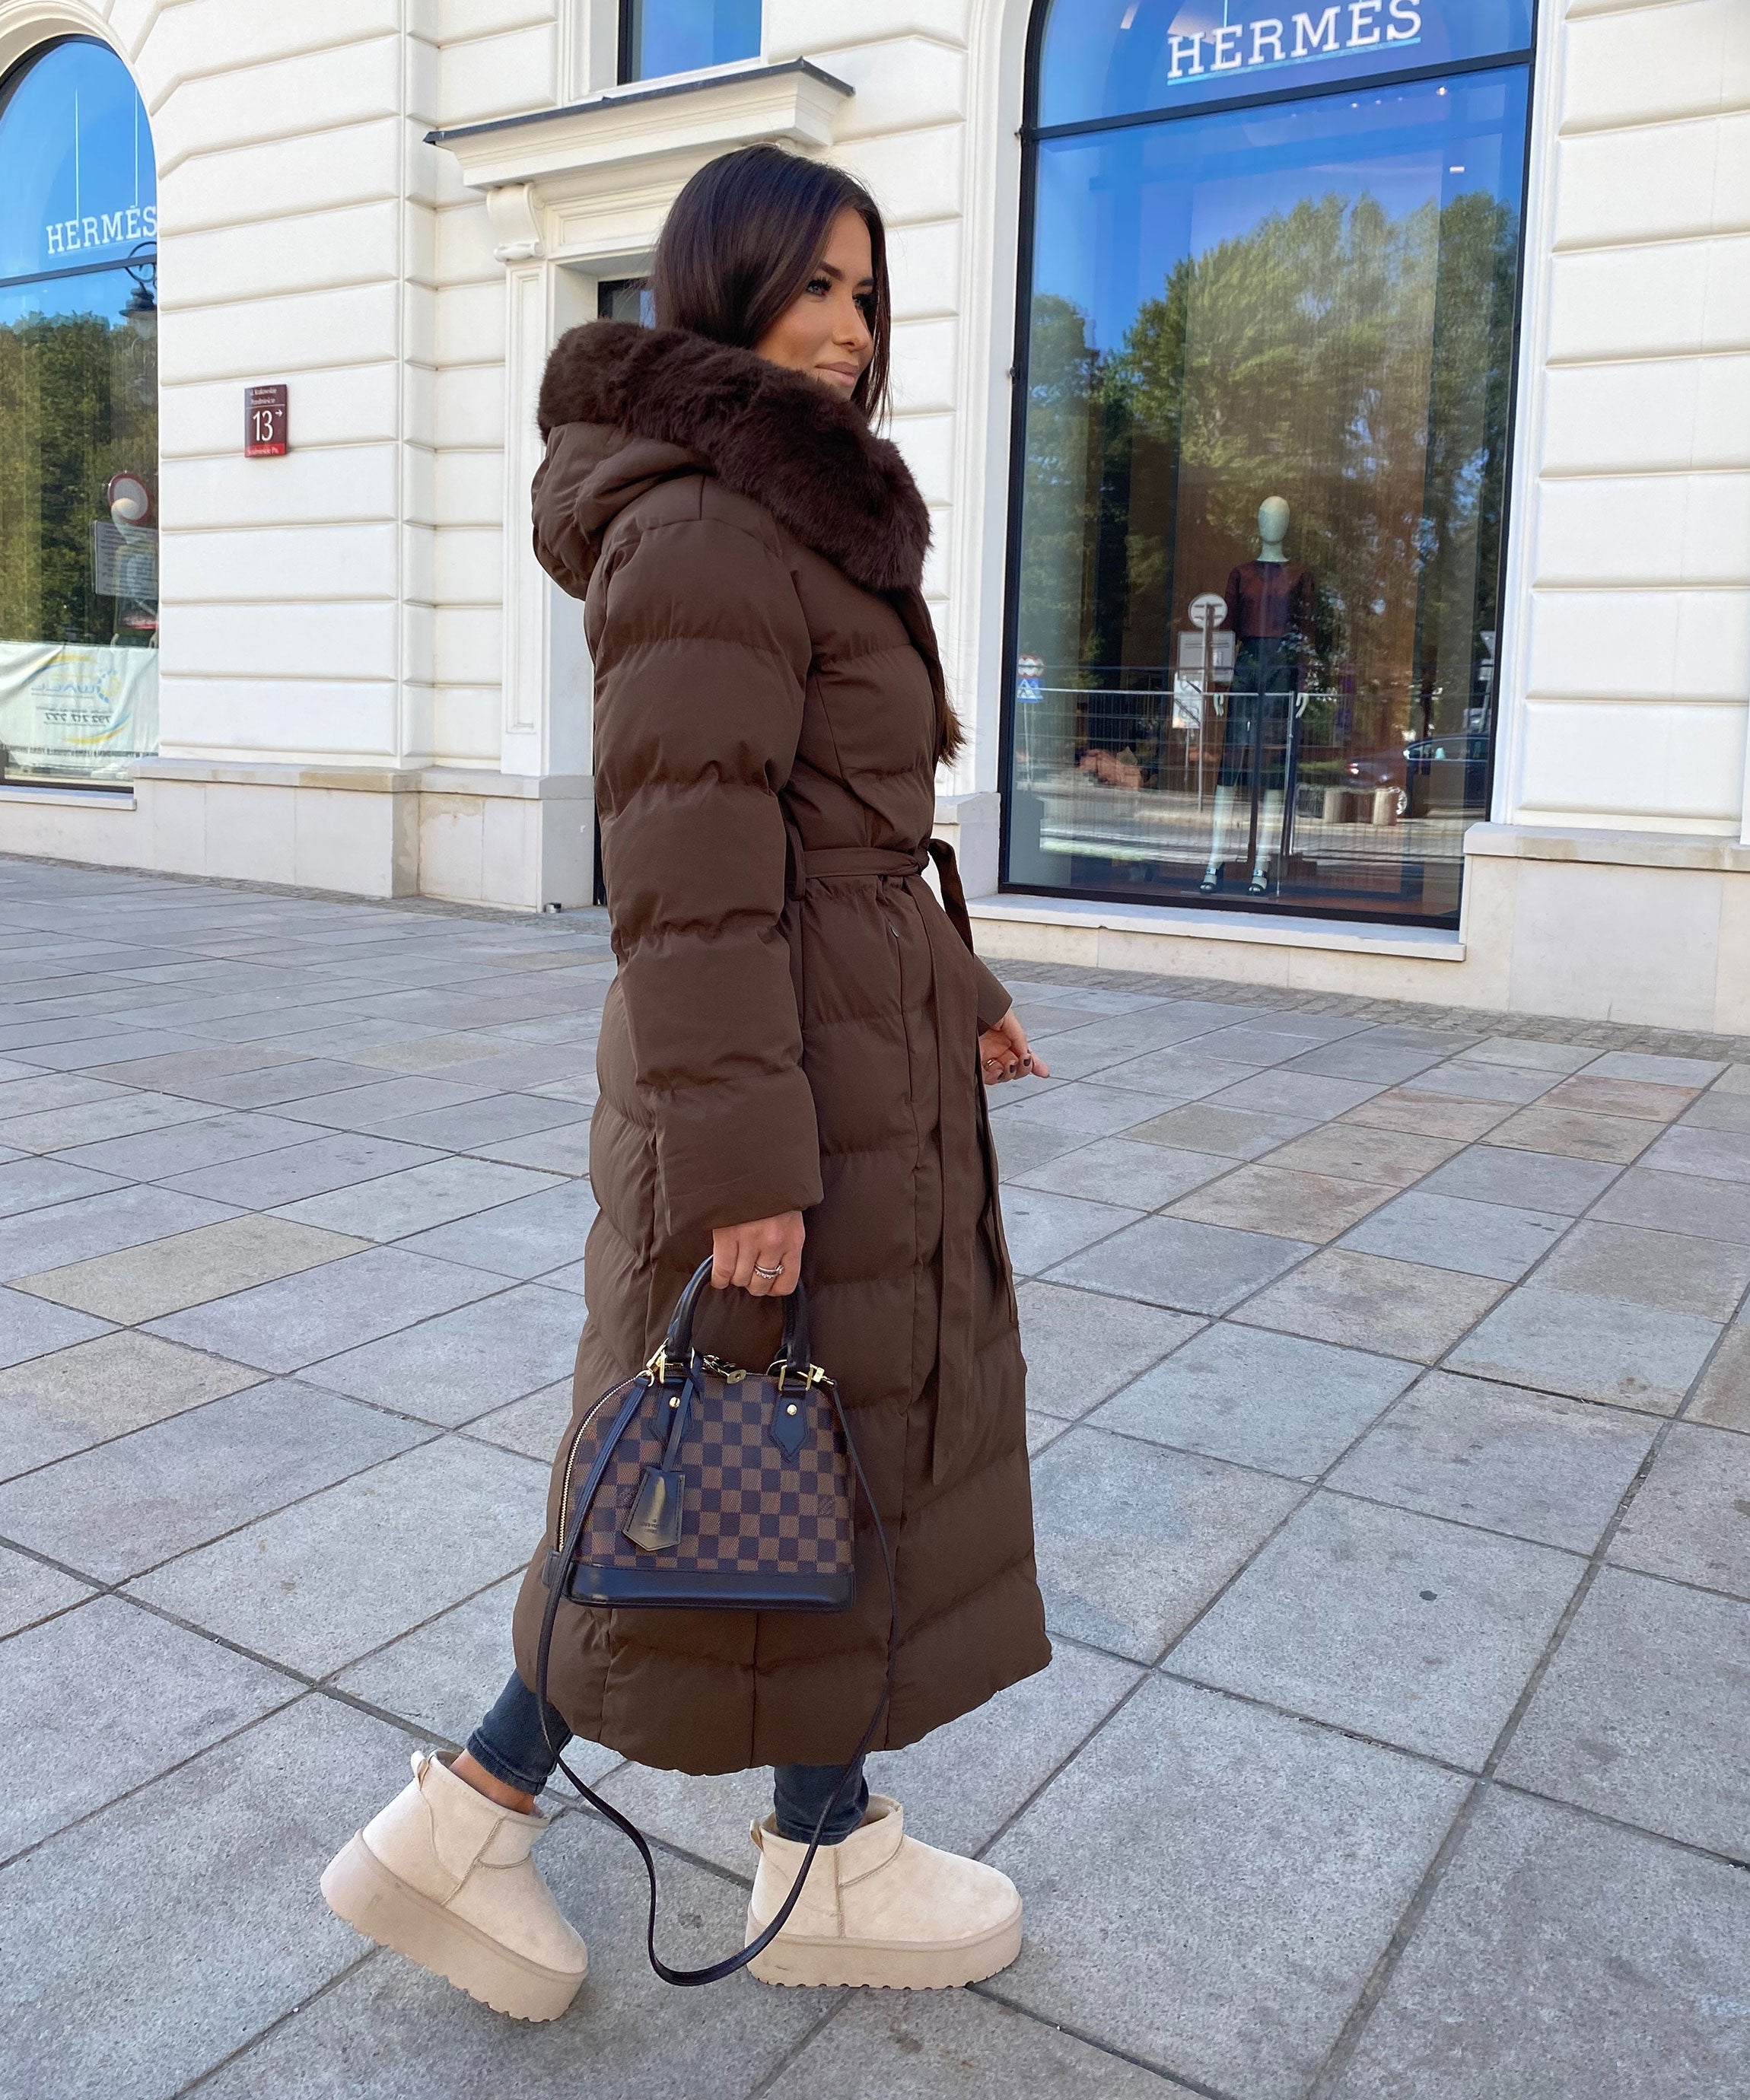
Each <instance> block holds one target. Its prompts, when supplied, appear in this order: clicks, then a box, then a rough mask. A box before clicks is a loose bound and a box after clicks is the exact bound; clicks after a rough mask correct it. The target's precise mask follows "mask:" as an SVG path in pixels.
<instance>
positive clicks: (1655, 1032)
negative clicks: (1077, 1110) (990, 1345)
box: [998, 958, 1750, 1063]
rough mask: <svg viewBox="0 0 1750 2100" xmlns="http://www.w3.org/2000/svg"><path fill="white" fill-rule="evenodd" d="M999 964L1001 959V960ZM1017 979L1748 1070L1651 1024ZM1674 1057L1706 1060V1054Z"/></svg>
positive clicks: (1127, 980)
mask: <svg viewBox="0 0 1750 2100" xmlns="http://www.w3.org/2000/svg"><path fill="white" fill-rule="evenodd" d="M998 960H1000V958H999V959H998ZM1017 970H1018V971H1025V972H1026V973H1028V974H1027V975H1026V976H1025V977H1021V976H1020V975H1018V974H1017V975H1016V977H1012V978H1005V979H1004V982H1005V983H1007V984H1008V985H1009V986H1010V988H1011V989H1013V988H1014V987H1015V986H1017V985H1023V984H1034V985H1040V986H1047V987H1050V986H1054V985H1069V986H1093V987H1095V988H1096V989H1098V990H1104V991H1116V992H1127V993H1130V994H1131V995H1132V996H1134V997H1137V998H1144V999H1161V1000H1162V1001H1170V1000H1173V999H1186V998H1205V999H1219V1000H1221V1001H1222V1003H1223V1004H1227V1005H1232V1006H1239V1007H1247V1008H1262V1009H1265V1010H1268V1011H1274V1012H1282V1013H1338V1014H1343V1015H1346V1016H1347V1017H1351V1018H1354V1019H1358V1020H1369V1021H1374V1022H1375V1023H1376V1024H1377V1025H1378V1026H1382V1027H1423V1028H1428V1029H1430V1030H1434V1031H1435V1032H1438V1033H1440V1034H1446V1033H1452V1034H1454V1035H1466V1034H1468V1035H1471V1037H1472V1039H1474V1040H1480V1039H1483V1037H1485V1036H1489V1035H1506V1036H1510V1037H1513V1038H1514V1039H1516V1040H1519V1041H1527V1042H1540V1041H1541V1042H1549V1043H1573V1044H1575V1045H1576V1046H1578V1047H1581V1048H1584V1047H1586V1046H1589V1045H1591V1044H1594V1043H1595V1044H1597V1046H1598V1048H1600V1049H1601V1050H1616V1049H1623V1050H1629V1049H1640V1048H1651V1049H1654V1050H1655V1051H1656V1050H1657V1049H1658V1048H1660V1046H1664V1045H1669V1044H1673V1043H1699V1044H1709V1045H1712V1044H1725V1045H1729V1046H1730V1048H1729V1049H1728V1050H1727V1051H1726V1052H1724V1053H1723V1054H1725V1055H1726V1057H1727V1060H1728V1061H1730V1062H1735V1063H1750V1035H1713V1034H1710V1033H1708V1032H1707V1031H1706V1030H1695V1029H1667V1028H1660V1027H1657V1026H1655V1025H1653V1024H1652V1023H1651V1022H1640V1021H1579V1020H1575V1019H1572V1018H1571V1017H1565V1016H1563V1015H1561V1014H1537V1013H1505V1012H1497V1011H1492V1010H1490V1009H1488V1008H1481V1007H1452V1006H1441V1005H1439V1004H1435V1003H1434V1002H1432V1001H1430V1002H1428V1003H1426V1004H1424V1003H1422V1002H1421V1001H1418V1000H1414V999H1375V998H1372V997H1369V995H1366V994H1364V993H1354V992H1309V991H1296V990H1294V989H1293V988H1292V987H1290V986H1267V985H1243V984H1239V983H1236V982H1230V981H1229V980H1228V979H1226V978H1223V977H1161V976H1157V975H1155V974H1153V973H1150V972H1148V971H1141V970H1113V969H1101V968H1097V967H1096V968H1088V967H1087V966H1085V965H1083V964H1078V963H1043V962H1038V963H1036V962H1023V963H1020V964H1017ZM1672 1054H1674V1055H1682V1054H1695V1055H1701V1056H1705V1055H1706V1054H1707V1053H1706V1052H1705V1050H1703V1051H1698V1052H1693V1053H1684V1052H1673V1053H1672Z"/></svg>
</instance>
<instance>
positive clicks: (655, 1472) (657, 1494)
mask: <svg viewBox="0 0 1750 2100" xmlns="http://www.w3.org/2000/svg"><path fill="white" fill-rule="evenodd" d="M685 1493H686V1476H685V1473H683V1472H682V1471H681V1468H680V1467H678V1466H674V1467H665V1466H646V1467H645V1469H644V1478H643V1479H642V1480H640V1481H639V1483H638V1493H637V1499H636V1500H635V1501H634V1502H633V1505H632V1514H631V1515H629V1516H628V1518H627V1519H626V1521H625V1522H624V1524H622V1525H621V1526H620V1532H621V1534H622V1536H623V1537H627V1538H629V1539H630V1540H631V1541H632V1542H633V1545H634V1546H637V1548H638V1549H639V1550H640V1551H641V1552H644V1553H666V1552H668V1551H671V1550H672V1548H673V1547H675V1546H678V1545H679V1544H680V1543H681V1500H682V1498H683V1497H684V1496H685Z"/></svg>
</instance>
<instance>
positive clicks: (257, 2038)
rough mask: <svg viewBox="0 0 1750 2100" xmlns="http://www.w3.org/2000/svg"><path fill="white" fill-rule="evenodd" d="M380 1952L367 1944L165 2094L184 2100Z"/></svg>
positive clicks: (335, 1987) (171, 2097) (321, 1998)
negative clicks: (277, 2012) (296, 1998)
mask: <svg viewBox="0 0 1750 2100" xmlns="http://www.w3.org/2000/svg"><path fill="white" fill-rule="evenodd" d="M382 1952H383V1950H382V1948H380V1947H367V1948H365V1950H364V1952H363V1953H362V1954H358V1955H355V1957H353V1959H352V1960H351V1961H349V1962H347V1963H346V1965H345V1966H344V1967H343V1968H340V1969H337V1970H335V1972H334V1974H333V1975H332V1976H330V1977H328V1978H327V1979H325V1980H324V1982H322V1983H319V1984H318V1985H317V1986H316V1988H315V1990H313V1991H312V1992H311V1993H310V1995H309V1996H307V1997H304V1998H300V1999H299V2000H298V2003H297V2004H296V2005H289V2006H287V2008H286V2010H284V2012H283V2013H280V2014H277V2015H276V2017H275V2018H272V2019H271V2020H269V2021H268V2023H267V2025H266V2027H262V2028H261V2029H260V2031H259V2032H257V2033H255V2034H252V2035H251V2036H249V2039H248V2040H246V2041H241V2042H239V2043H238V2045H237V2046H236V2048H235V2049H227V2051H226V2052H225V2054H223V2056H221V2057H218V2058H216V2059H215V2060H214V2062H213V2063H209V2065H208V2066H207V2067H206V2068H205V2071H200V2072H198V2073H197V2074H196V2076H194V2077H192V2078H190V2079H187V2080H184V2081H183V2084H182V2085H179V2086H178V2087H177V2088H176V2089H175V2091H174V2093H171V2094H170V2096H169V2100H184V2095H186V2094H187V2093H198V2092H199V2091H200V2090H201V2087H202V2086H203V2085H207V2084H208V2083H209V2081H210V2080H213V2079H214V2078H217V2077H218V2075H219V2073H220V2072H221V2071H228V2070H229V2069H230V2067H231V2065H232V2064H234V2063H237V2062H238V2061H239V2060H240V2058H243V2057H245V2056H247V2055H249V2053H250V2051H251V2050H252V2049H257V2048H258V2047H259V2046H260V2045H261V2044H262V2042H264V2041H266V2040H267V2039H268V2037H269V2036H271V2035H275V2034H277V2033H278V2032H279V2031H280V2028H281V2027H284V2026H286V2025H287V2024H288V2023H289V2022H290V2021H293V2020H295V2019H296V2018H298V2016H299V2014H302V2013H306V2012H307V2011H308V2010H310V2008H311V2006H312V2005H318V2004H320V2002H321V2001H322V2000H323V1999H324V1998H325V1997H327V1996H328V1993H329V1992H330V1991H333V1990H337V1989H338V1988H339V1987H340V1986H341V1985H342V1983H345V1982H346V1979H347V1978H348V1977H349V1976H356V1975H357V1974H358V1973H359V1970H361V1969H364V1968H366V1967H368V1965H370V1964H371V1963H372V1962H373V1961H378V1960H380V1959H381V1956H382Z"/></svg>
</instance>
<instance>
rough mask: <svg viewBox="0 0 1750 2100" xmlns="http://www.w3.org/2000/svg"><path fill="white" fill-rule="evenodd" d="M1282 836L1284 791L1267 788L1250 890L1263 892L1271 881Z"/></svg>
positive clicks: (1278, 788)
mask: <svg viewBox="0 0 1750 2100" xmlns="http://www.w3.org/2000/svg"><path fill="white" fill-rule="evenodd" d="M1281 836H1282V790H1281V788H1280V787H1267V788H1266V789H1265V790H1264V806H1263V810H1262V811H1261V812H1260V813H1259V823H1258V854H1257V858H1255V859H1254V861H1253V862H1252V880H1251V882H1250V885H1249V887H1250V888H1251V889H1254V890H1258V891H1260V892H1262V891H1263V889H1265V888H1266V887H1267V885H1268V883H1269V880H1270V862H1271V859H1272V856H1273V855H1274V854H1275V851H1276V841H1277V840H1280V839H1281Z"/></svg>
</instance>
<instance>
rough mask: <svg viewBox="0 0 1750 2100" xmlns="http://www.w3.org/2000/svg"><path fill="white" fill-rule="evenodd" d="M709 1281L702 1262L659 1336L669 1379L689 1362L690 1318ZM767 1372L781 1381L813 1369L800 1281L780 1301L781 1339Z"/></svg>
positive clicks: (706, 1264) (706, 1263)
mask: <svg viewBox="0 0 1750 2100" xmlns="http://www.w3.org/2000/svg"><path fill="white" fill-rule="evenodd" d="M710 1280H711V1263H710V1262H709V1261H708V1260H706V1261H702V1262H701V1263H700V1264H699V1266H698V1268H695V1269H694V1272H693V1273H692V1275H691V1277H690V1278H689V1279H688V1282H687V1286H686V1288H685V1290H683V1291H682V1292H681V1295H680V1298H679V1299H678V1300H677V1303H676V1305H675V1308H674V1317H673V1318H672V1320H671V1321H669V1322H668V1333H667V1334H666V1335H664V1336H663V1348H662V1354H663V1367H664V1369H665V1370H668V1366H669V1365H673V1366H674V1367H675V1368H674V1370H672V1371H671V1372H670V1373H669V1375H670V1376H671V1377H676V1376H678V1375H679V1374H680V1372H681V1368H682V1367H683V1366H685V1365H687V1364H689V1363H690V1362H691V1361H692V1357H693V1315H694V1312H697V1311H698V1309H699V1295H700V1294H701V1293H702V1292H703V1290H704V1288H705V1286H706V1285H707V1283H708V1282H710ZM770 1368H771V1370H773V1371H774V1373H776V1374H778V1377H779V1379H780V1382H781V1381H782V1377H783V1375H784V1374H786V1373H788V1374H791V1376H794V1377H796V1378H799V1379H804V1380H805V1379H807V1378H808V1377H809V1373H810V1372H811V1371H812V1370H813V1363H812V1361H811V1360H810V1357H809V1317H808V1297H807V1295H806V1293H805V1292H804V1290H803V1288H802V1286H801V1284H800V1282H798V1283H797V1285H796V1289H795V1290H792V1291H791V1294H790V1295H789V1296H788V1297H787V1299H785V1300H784V1332H783V1339H782V1340H781V1341H780V1342H779V1343H778V1354H777V1355H776V1356H775V1357H773V1359H772V1361H771V1365H770Z"/></svg>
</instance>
